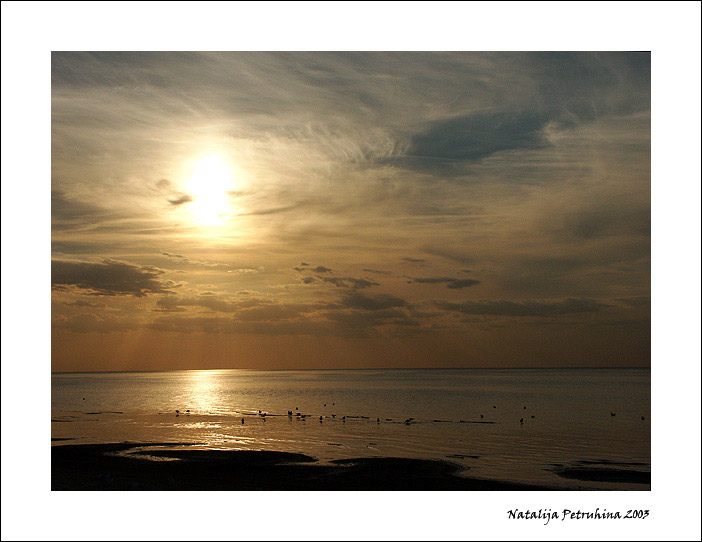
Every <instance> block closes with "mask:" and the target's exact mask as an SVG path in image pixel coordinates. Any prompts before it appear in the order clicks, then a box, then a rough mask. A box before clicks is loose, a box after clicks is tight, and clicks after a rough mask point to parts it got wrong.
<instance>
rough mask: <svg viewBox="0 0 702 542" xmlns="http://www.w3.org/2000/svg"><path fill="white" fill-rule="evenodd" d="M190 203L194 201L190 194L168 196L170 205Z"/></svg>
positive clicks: (179, 193) (180, 193) (178, 193)
mask: <svg viewBox="0 0 702 542" xmlns="http://www.w3.org/2000/svg"><path fill="white" fill-rule="evenodd" d="M190 201H193V197H192V196H190V195H188V194H183V193H182V192H176V193H175V194H171V195H170V196H168V203H170V204H171V205H174V206H178V205H183V204H184V203H188V202H190Z"/></svg>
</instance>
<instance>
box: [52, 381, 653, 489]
mask: <svg viewBox="0 0 702 542" xmlns="http://www.w3.org/2000/svg"><path fill="white" fill-rule="evenodd" d="M51 410H52V412H51V416H52V424H51V427H52V429H51V437H52V439H71V440H55V441H53V443H52V444H53V445H63V444H72V443H105V442H122V441H135V442H173V443H176V442H189V443H197V444H198V447H204V448H228V449H258V450H278V451H290V452H300V453H304V454H309V455H313V456H315V457H317V458H319V459H320V460H321V461H329V460H332V459H346V458H352V457H372V456H385V457H387V456H394V457H416V458H432V459H444V460H449V461H453V462H456V463H459V464H461V465H462V466H464V467H465V468H466V469H467V470H466V472H465V474H466V475H468V476H472V477H477V478H489V479H495V480H505V481H516V482H524V483H535V484H548V485H552V486H557V487H562V488H572V489H580V488H583V489H584V488H588V489H648V488H649V486H642V485H641V484H632V483H613V482H594V481H586V480H575V479H569V478H564V477H562V476H559V475H558V474H557V473H556V472H555V471H557V470H558V469H559V466H561V467H568V466H582V465H585V466H586V467H589V466H597V467H600V466H604V467H605V468H618V469H636V470H646V471H648V470H650V455H651V445H650V442H651V434H650V433H651V426H650V370H649V369H559V370H554V369H529V370H524V369H520V370H504V369H503V370H482V369H481V370H477V369H468V370H460V369H444V370H434V369H432V370H428V369H427V370H387V371H380V370H378V371H375V370H358V371H355V370H335V371H248V370H216V371H174V372H164V373H95V374H87V373H80V374H77V373H76V374H54V375H52V406H51ZM176 410H179V411H180V413H179V414H178V415H177V414H176ZM187 410H189V411H190V412H189V413H186V411H187ZM259 411H261V414H263V413H265V414H266V416H265V417H264V416H262V415H259ZM288 411H292V413H293V416H292V417H288V415H287V412H288ZM298 413H299V414H301V416H297V414H298ZM612 413H614V414H615V415H614V416H612ZM302 415H304V416H307V417H302ZM332 415H333V417H332ZM320 416H321V417H322V421H321V422H320V420H319V418H320ZM344 416H345V421H344V419H343V417H344ZM642 416H643V418H644V419H643V420H642V419H641V418H642ZM242 418H243V419H244V423H243V424H242V423H241V420H242ZM410 418H412V420H411V421H410V422H409V424H408V423H406V420H408V419H410ZM378 420H380V421H378ZM521 420H523V423H522V421H521Z"/></svg>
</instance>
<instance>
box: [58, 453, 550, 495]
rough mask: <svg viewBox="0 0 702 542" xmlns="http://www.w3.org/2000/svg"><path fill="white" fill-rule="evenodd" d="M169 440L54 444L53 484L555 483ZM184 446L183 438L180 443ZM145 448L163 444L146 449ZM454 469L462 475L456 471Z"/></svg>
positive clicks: (504, 486)
mask: <svg viewBox="0 0 702 542" xmlns="http://www.w3.org/2000/svg"><path fill="white" fill-rule="evenodd" d="M167 446H174V444H172V443H169V444H158V443H139V444H137V443H122V444H80V445H77V444H74V445H70V444H68V445H60V446H52V448H51V489H52V490H53V491H64V490H69V491H90V490H99V491H105V490H108V491H109V490H114V491H120V490H128V491H129V490H132V491H134V490H137V491H138V490H146V491H162V490H181V491H198V490H199V491H217V490H224V491H241V490H243V491H255V490H268V491H277V490H291V491H311V490H312V491H314V490H319V491H334V490H344V491H349V490H373V491H384V490H394V491H423V490H434V491H436V490H441V491H452V490H456V491H457V490H463V491H520V490H522V491H543V490H549V489H554V488H547V487H538V486H530V485H522V484H515V483H509V482H499V481H490V480H479V479H472V478H469V477H466V476H465V472H464V469H463V467H461V466H459V465H455V464H453V463H451V462H448V461H439V460H423V459H405V458H392V457H379V458H358V459H341V460H336V461H332V462H331V464H320V463H318V462H317V460H316V459H315V458H314V457H311V456H308V455H304V454H295V453H286V452H273V451H238V450H197V449H193V450H188V449H185V450H184V449H172V448H167ZM183 446H184V445H183ZM142 447H160V448H156V449H153V448H147V449H143V450H142ZM459 473H462V475H460V476H459Z"/></svg>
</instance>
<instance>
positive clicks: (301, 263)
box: [300, 262, 310, 267]
mask: <svg viewBox="0 0 702 542" xmlns="http://www.w3.org/2000/svg"><path fill="white" fill-rule="evenodd" d="M300 265H301V266H303V267H306V266H308V265H310V264H308V263H307V262H300Z"/></svg>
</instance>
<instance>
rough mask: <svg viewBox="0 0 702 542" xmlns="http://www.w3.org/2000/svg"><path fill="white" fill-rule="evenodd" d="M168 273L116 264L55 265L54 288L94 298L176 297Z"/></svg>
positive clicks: (148, 267)
mask: <svg viewBox="0 0 702 542" xmlns="http://www.w3.org/2000/svg"><path fill="white" fill-rule="evenodd" d="M164 273H165V271H163V270H162V269H158V268H157V267H152V266H146V267H142V266H138V265H134V264H131V263H127V262H121V261H115V260H107V259H106V260H102V261H101V262H78V261H68V260H52V261H51V285H52V287H53V288H57V289H64V288H68V287H75V288H80V289H83V290H88V291H89V292H90V293H92V294H94V295H108V296H112V295H133V296H135V297H143V296H145V295H147V294H166V293H172V291H171V290H169V289H168V288H171V287H173V284H172V283H171V282H170V281H164V280H163V279H162V276H163V275H164Z"/></svg>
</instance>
